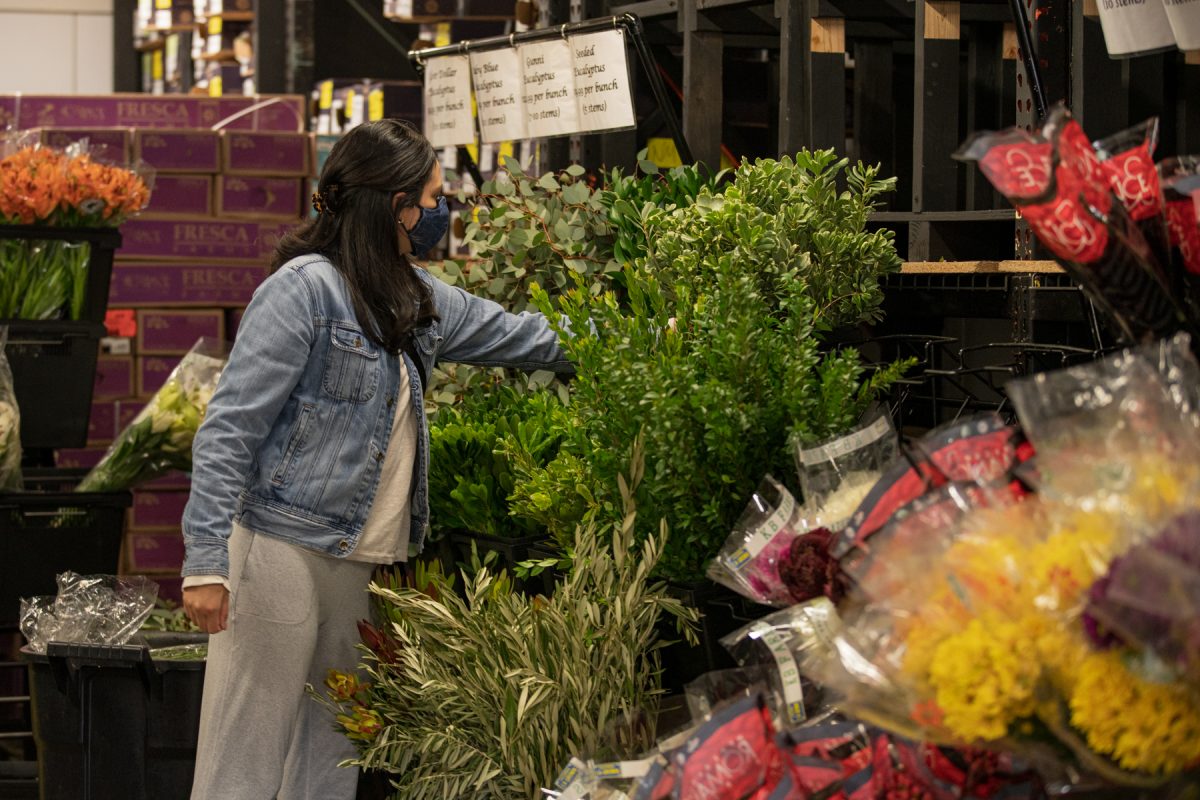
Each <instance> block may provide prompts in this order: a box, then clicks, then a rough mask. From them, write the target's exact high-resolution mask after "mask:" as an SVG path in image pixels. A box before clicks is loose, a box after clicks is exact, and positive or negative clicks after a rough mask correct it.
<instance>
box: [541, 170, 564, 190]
mask: <svg viewBox="0 0 1200 800" xmlns="http://www.w3.org/2000/svg"><path fill="white" fill-rule="evenodd" d="M537 185H538V186H539V187H541V188H542V189H545V190H546V191H548V192H557V191H558V190H559V189H560V188H562V187H560V186H559V184H558V181H557V180H556V179H555V177H554V173H551V172H547V173H546V174H545V175H543V176H542V177H541V179H540V180H538V183H537Z"/></svg>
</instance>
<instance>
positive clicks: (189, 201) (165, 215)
mask: <svg viewBox="0 0 1200 800" xmlns="http://www.w3.org/2000/svg"><path fill="white" fill-rule="evenodd" d="M212 181H213V179H212V177H211V176H209V175H159V176H158V177H157V178H155V179H154V189H153V190H151V192H150V204H149V205H147V206H146V211H145V214H144V216H148V217H152V218H153V219H171V218H181V219H187V218H193V217H203V216H211V215H212V211H213V208H212Z"/></svg>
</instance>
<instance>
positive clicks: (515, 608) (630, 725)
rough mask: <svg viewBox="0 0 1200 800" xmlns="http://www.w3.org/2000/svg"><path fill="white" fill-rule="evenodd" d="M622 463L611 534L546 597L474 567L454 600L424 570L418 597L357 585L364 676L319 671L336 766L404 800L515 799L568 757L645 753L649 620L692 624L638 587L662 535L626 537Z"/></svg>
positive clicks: (659, 594) (629, 498) (630, 514)
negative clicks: (349, 749)
mask: <svg viewBox="0 0 1200 800" xmlns="http://www.w3.org/2000/svg"><path fill="white" fill-rule="evenodd" d="M633 450H634V457H635V459H637V460H635V462H634V464H635V466H634V470H633V474H632V475H631V479H630V482H629V484H626V483H625V480H624V478H621V479H620V481H619V489H620V491H621V493H622V502H623V511H624V514H625V517H624V519H623V521H622V522H620V523H619V524H618V525H616V526H615V527H612V528H610V529H608V530H601V529H599V528H597V527H596V526H594V525H593V526H590V527H588V528H586V529H584V528H581V529H580V530H579V531H578V532H577V536H576V539H575V542H574V550H575V564H574V568H573V569H572V570H571V572H570V573H569V574H568V575H567V576H566V577H565V578H564V579H563V582H562V583H561V584H560V586H559V587H558V589H557V591H556V592H555V593H554V595H553V596H552V597H549V598H546V597H541V596H538V597H528V596H526V595H522V594H520V593H517V592H514V591H513V590H512V586H511V583H510V582H509V580H508V578H507V576H506V575H505V574H504V573H503V572H500V573H496V572H493V571H492V570H490V569H488V568H486V567H485V568H483V569H481V570H479V571H478V572H477V573H476V574H475V575H474V576H473V577H471V578H468V579H467V581H466V586H465V591H464V592H463V595H462V596H460V595H459V594H456V593H455V592H454V591H451V590H450V589H451V587H450V586H449V583H448V581H447V579H446V578H445V577H444V576H442V575H440V573H439V572H438V571H437V570H434V571H433V572H431V573H426V574H425V575H423V576H418V580H417V581H416V585H417V586H418V587H420V588H392V587H388V586H382V585H379V584H373V585H372V587H371V591H372V593H373V594H374V596H375V599H376V606H377V610H378V614H379V617H380V620H379V623H380V624H379V625H378V626H371V627H368V628H367V629H366V631H365V633H366V640H367V643H368V646H369V652H368V653H367V655H366V660H365V663H364V665H363V669H362V671H361V673H360V674H365V678H360V677H358V676H357V675H356V674H355V673H353V672H345V673H342V672H333V673H331V674H330V676H329V679H328V681H327V683H326V687H325V691H324V693H323V694H324V700H325V702H326V703H327V704H328V705H330V706H331V707H332V709H333V710H334V712H335V714H336V719H337V724H338V725H339V726H340V727H341V729H342V730H343V731H344V732H345V733H346V735H347V736H348V737H349V738H350V739H352V740H353V741H354V742H355V744H356V745H357V747H358V757H357V758H356V759H354V760H353V762H352V763H355V764H359V765H361V766H362V767H364V768H366V769H373V770H383V771H385V772H387V773H388V774H389V777H390V780H391V784H392V786H393V788H394V789H395V790H396V791H397V793H398V796H401V797H405V798H411V799H412V800H421V799H422V798H430V799H431V800H434V799H436V800H441V799H442V798H446V797H477V798H489V799H491V800H510V798H511V800H525V798H529V797H534V796H535V795H537V794H538V792H539V790H540V789H541V788H542V787H545V786H550V785H551V783H552V781H553V779H554V776H555V775H556V774H557V772H558V770H559V769H560V768H561V766H562V765H563V764H565V763H567V761H568V760H569V759H570V758H571V757H572V756H575V755H579V754H587V755H591V756H594V757H596V758H601V759H615V758H630V757H634V756H637V755H641V754H642V753H643V752H645V751H646V750H648V749H649V748H650V747H651V746H652V745H653V744H654V742H655V740H656V716H657V714H656V712H657V706H658V698H659V696H660V694H661V689H660V669H659V657H658V653H659V650H660V648H661V647H662V646H663V644H664V642H663V641H662V640H661V639H660V638H659V637H660V629H661V626H660V624H659V622H660V620H662V619H664V618H665V619H671V620H675V621H677V622H678V623H679V624H680V626H681V629H682V631H683V632H684V634H685V635H690V627H689V625H690V623H691V622H692V621H694V620H695V614H694V612H691V611H689V610H687V609H685V608H683V606H681V605H680V604H679V603H678V601H676V600H673V599H672V598H670V597H669V596H668V595H667V593H666V590H665V587H664V586H663V585H662V584H661V583H656V582H655V581H654V580H653V579H652V577H651V575H652V573H653V572H654V571H655V568H656V565H657V563H658V559H659V558H660V557H661V555H662V553H663V548H664V545H665V544H666V542H667V541H668V538H667V532H666V526H665V525H661V526H660V527H659V529H658V530H657V532H655V533H652V534H650V535H648V536H645V537H635V530H636V528H637V524H636V520H637V514H636V513H635V507H634V503H635V501H634V499H633V498H634V494H635V491H636V488H637V484H638V482H639V480H640V479H641V461H640V457H639V455H638V452H639V451H638V448H637V446H636V445H635V447H634V448H633ZM638 538H641V539H642V541H641V543H640V544H639V543H638V541H637V539H638Z"/></svg>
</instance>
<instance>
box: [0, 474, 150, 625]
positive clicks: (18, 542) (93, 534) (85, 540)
mask: <svg viewBox="0 0 1200 800" xmlns="http://www.w3.org/2000/svg"><path fill="white" fill-rule="evenodd" d="M80 478H82V473H81V472H79V471H46V472H39V471H36V470H35V471H30V472H28V473H27V474H26V476H25V488H26V490H27V491H24V492H0V622H7V623H12V622H16V621H17V620H18V617H19V609H20V602H19V601H20V598H22V597H32V596H34V595H53V594H55V593H56V592H57V591H58V587H57V584H56V583H55V576H56V575H58V574H59V573H60V572H65V571H66V570H72V571H74V572H78V573H79V574H81V575H88V574H116V572H117V567H118V565H119V561H120V553H121V534H122V531H123V528H124V523H125V509H127V508H128V507H129V506H130V505H131V504H132V502H133V498H132V495H130V493H129V492H79V493H76V492H73V491H71V489H72V488H73V487H74V486H75V485H76V484H77V483H78V482H79V480H80Z"/></svg>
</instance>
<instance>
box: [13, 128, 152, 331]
mask: <svg viewBox="0 0 1200 800" xmlns="http://www.w3.org/2000/svg"><path fill="white" fill-rule="evenodd" d="M152 175H153V173H152V171H151V170H150V169H149V168H148V167H146V166H144V165H139V166H138V167H137V168H135V169H132V170H130V169H126V168H124V167H118V166H112V165H109V164H107V163H104V157H103V153H102V152H101V151H100V149H97V152H96V153H92V152H90V151H89V148H88V145H87V142H86V140H84V141H83V142H80V143H76V144H74V145H71V146H70V147H68V148H67V149H66V150H55V149H53V148H49V147H42V146H41V145H38V144H27V143H25V141H24V140H23V139H16V138H12V137H9V138H6V139H4V140H3V141H0V226H3V225H37V226H44V227H48V228H62V227H69V228H98V227H116V226H118V225H120V224H121V223H122V222H123V221H124V220H126V219H128V218H129V217H130V216H132V215H134V214H136V213H137V212H138V211H140V210H141V209H142V208H144V207H145V206H146V204H147V203H148V202H149V200H150V188H149V187H150V184H152V182H153V178H152ZM2 234H3V231H2V230H0V319H2V318H5V317H19V318H23V319H54V318H57V317H60V316H62V317H65V318H67V319H79V317H80V315H81V313H82V311H83V305H84V302H85V299H86V296H87V284H88V279H87V274H88V261H89V257H90V254H91V248H90V246H89V245H88V244H87V242H73V241H68V240H62V239H24V238H23V239H12V238H4V237H3V236H2Z"/></svg>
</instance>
